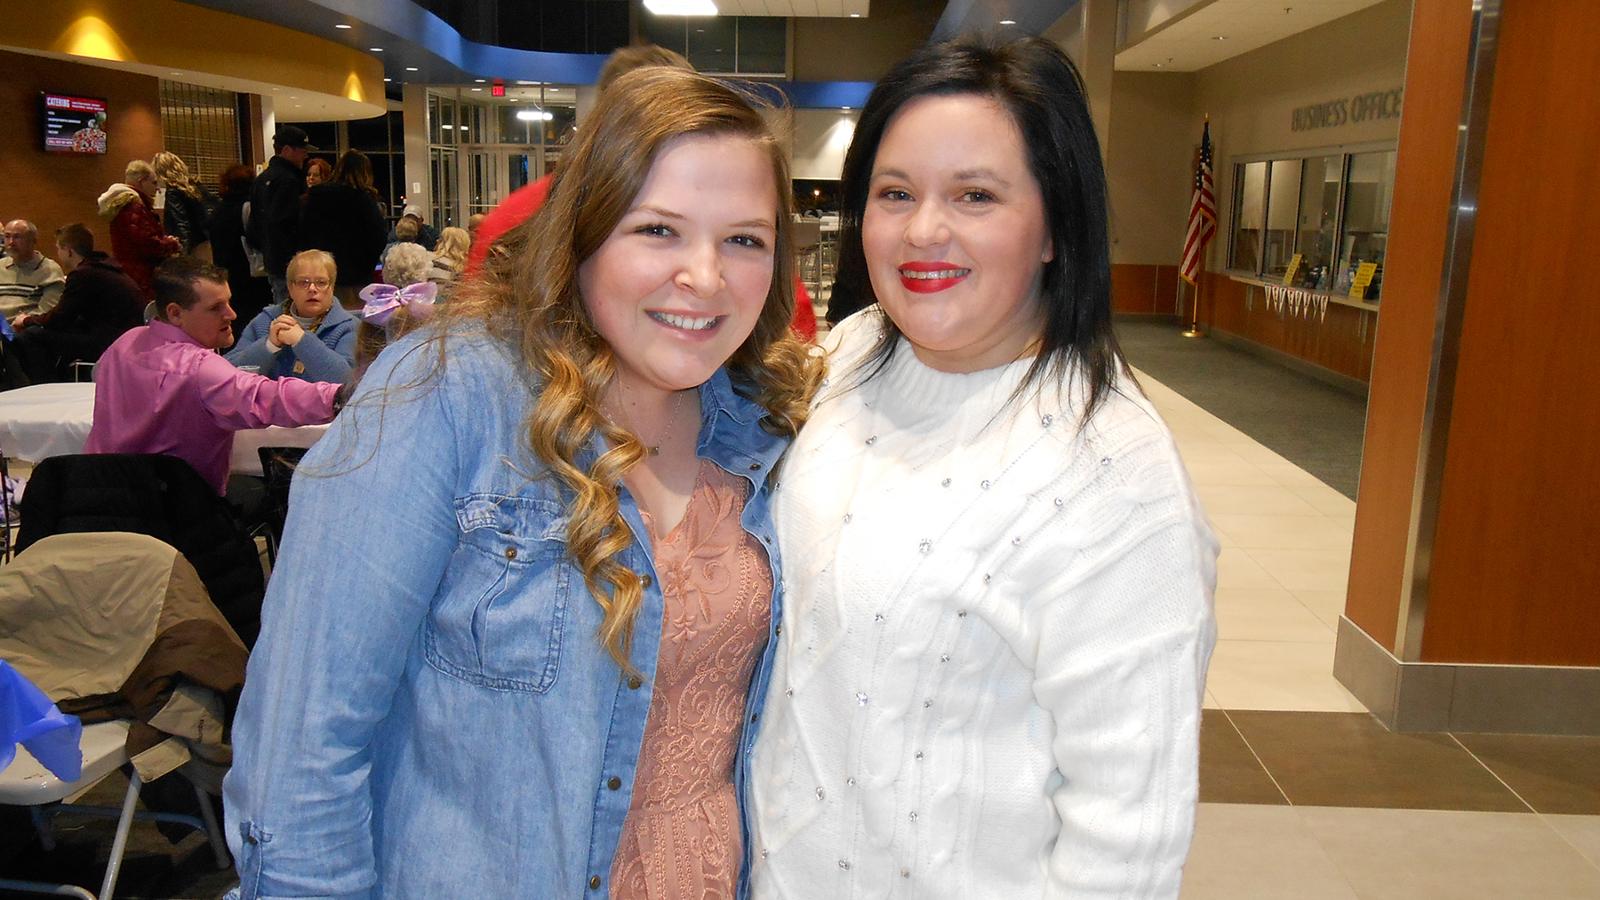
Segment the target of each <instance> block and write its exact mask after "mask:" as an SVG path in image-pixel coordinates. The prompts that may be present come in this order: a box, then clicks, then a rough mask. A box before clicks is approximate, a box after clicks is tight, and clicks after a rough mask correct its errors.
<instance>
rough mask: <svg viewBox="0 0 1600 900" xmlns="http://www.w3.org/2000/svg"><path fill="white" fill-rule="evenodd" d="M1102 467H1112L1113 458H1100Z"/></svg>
mask: <svg viewBox="0 0 1600 900" xmlns="http://www.w3.org/2000/svg"><path fill="white" fill-rule="evenodd" d="M1100 465H1102V466H1109V465H1111V457H1109V456H1102V457H1100Z"/></svg>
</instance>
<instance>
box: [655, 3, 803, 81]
mask: <svg viewBox="0 0 1600 900" xmlns="http://www.w3.org/2000/svg"><path fill="white" fill-rule="evenodd" d="M641 25H642V29H643V31H644V34H645V37H646V38H647V39H649V41H650V42H651V43H653V44H659V45H661V46H663V47H666V48H667V49H669V50H675V51H677V52H679V53H682V54H683V55H684V56H686V57H688V59H689V62H690V63H692V64H693V65H694V67H695V68H696V69H699V70H700V71H702V72H705V73H707V74H715V75H760V76H770V77H776V78H782V77H783V76H784V75H786V74H787V73H788V70H789V20H788V19H787V18H785V17H782V16H715V17H680V16H657V15H650V14H646V15H645V16H644V17H643V20H642V22H641Z"/></svg>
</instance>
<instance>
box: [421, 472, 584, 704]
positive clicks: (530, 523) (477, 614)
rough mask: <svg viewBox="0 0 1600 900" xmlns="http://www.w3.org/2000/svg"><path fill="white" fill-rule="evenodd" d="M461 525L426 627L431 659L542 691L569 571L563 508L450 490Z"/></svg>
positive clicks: (563, 615) (487, 682) (551, 679)
mask: <svg viewBox="0 0 1600 900" xmlns="http://www.w3.org/2000/svg"><path fill="white" fill-rule="evenodd" d="M455 507H456V522H457V524H458V525H459V527H460V529H461V538H460V543H459V544H458V545H457V546H456V550H455V553H454V555H453V556H452V557H451V559H450V565H449V567H448V568H447V569H446V571H445V575H444V580H443V582H442V583H441V584H440V586H439V593H438V595H437V596H436V597H435V598H434V601H433V605H432V607H431V608H430V609H429V611H428V618H427V623H426V625H425V626H424V629H425V633H424V655H425V657H426V659H427V661H428V663H429V664H430V665H432V666H433V667H434V668H435V669H438V670H439V671H440V672H443V673H444V674H446V675H450V676H452V677H455V678H458V679H460V680H462V681H465V682H467V683H468V684H473V685H477V686H479V687H483V688H487V689H490V690H496V691H510V692H520V693H533V694H542V693H544V692H546V691H548V690H549V689H550V687H551V686H552V685H553V684H555V680H556V672H557V669H558V668H559V665H560V662H561V640H562V632H563V630H564V629H565V627H566V622H567V608H568V605H569V603H570V602H571V593H572V585H573V580H574V577H575V572H574V569H573V566H572V563H571V561H570V560H569V559H568V558H567V552H566V551H567V545H566V511H565V510H564V509H563V508H562V506H561V504H560V503H558V502H556V501H554V500H551V499H547V498H543V497H526V496H512V495H505V494H491V493H477V494H469V495H466V496H462V497H457V498H456V501H455Z"/></svg>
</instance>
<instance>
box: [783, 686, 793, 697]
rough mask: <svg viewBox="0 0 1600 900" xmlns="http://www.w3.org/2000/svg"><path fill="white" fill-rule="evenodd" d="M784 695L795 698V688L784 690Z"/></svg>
mask: <svg viewBox="0 0 1600 900" xmlns="http://www.w3.org/2000/svg"><path fill="white" fill-rule="evenodd" d="M783 695H784V696H785V697H793V696H794V688H784V690H783Z"/></svg>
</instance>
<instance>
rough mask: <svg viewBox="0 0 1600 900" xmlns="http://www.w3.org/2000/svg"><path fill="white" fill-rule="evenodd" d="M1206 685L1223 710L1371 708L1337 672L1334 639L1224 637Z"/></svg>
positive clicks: (1218, 646) (1212, 658) (1359, 709)
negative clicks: (1255, 639)
mask: <svg viewBox="0 0 1600 900" xmlns="http://www.w3.org/2000/svg"><path fill="white" fill-rule="evenodd" d="M1206 689H1207V690H1209V691H1210V692H1211V695H1212V696H1213V697H1215V698H1216V700H1217V702H1218V703H1219V704H1221V706H1222V708H1223V709H1271V710H1313V711H1320V712H1366V711H1367V708H1366V707H1365V706H1362V705H1361V701H1359V700H1357V699H1356V698H1355V695H1353V694H1351V693H1350V692H1349V691H1347V690H1345V688H1344V685H1342V684H1340V683H1339V682H1338V681H1337V680H1335V679H1334V677H1333V641H1332V640H1325V641H1318V642H1310V643H1301V642H1292V641H1242V640H1218V641H1217V648H1216V650H1215V651H1214V652H1213V653H1212V655H1211V669H1210V671H1209V672H1208V673H1207V675H1206Z"/></svg>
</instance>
